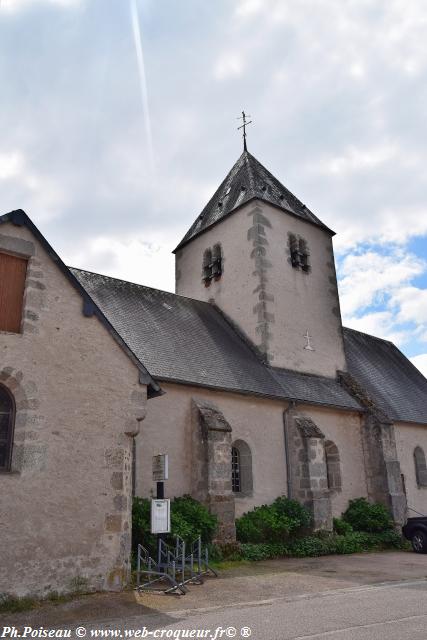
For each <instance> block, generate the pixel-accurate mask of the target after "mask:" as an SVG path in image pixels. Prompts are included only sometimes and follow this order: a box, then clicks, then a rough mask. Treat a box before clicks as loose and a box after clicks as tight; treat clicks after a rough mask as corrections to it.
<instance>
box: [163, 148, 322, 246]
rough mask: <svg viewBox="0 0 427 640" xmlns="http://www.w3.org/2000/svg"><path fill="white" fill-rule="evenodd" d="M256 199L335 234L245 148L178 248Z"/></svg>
mask: <svg viewBox="0 0 427 640" xmlns="http://www.w3.org/2000/svg"><path fill="white" fill-rule="evenodd" d="M254 198H257V199H258V200H263V201H264V202H268V203H269V204H271V205H273V206H274V207H277V208H279V209H282V210H283V211H286V212H287V213H289V214H290V215H292V216H295V217H296V218H301V219H302V220H305V221H306V222H309V223H310V224H314V225H316V226H318V227H321V228H322V229H324V230H325V231H328V232H329V233H331V234H334V232H333V231H331V229H329V228H328V227H327V226H326V225H324V224H323V222H321V221H320V220H319V218H317V217H316V216H315V215H314V213H312V212H311V211H310V209H308V207H306V206H305V204H303V203H302V202H301V201H300V200H298V198H296V197H295V196H294V195H293V194H292V193H291V192H290V191H289V190H288V189H286V187H285V186H283V184H282V183H281V182H279V180H277V178H275V177H274V176H273V175H272V174H271V173H270V172H269V171H268V169H266V168H265V167H264V166H263V165H262V164H261V163H260V162H258V160H257V159H256V158H254V156H253V155H252V154H250V153H249V151H243V153H242V155H241V156H240V158H239V159H238V160H237V162H236V164H235V165H234V167H233V168H232V169H231V171H230V172H229V173H228V175H227V177H226V178H225V180H223V182H222V183H221V184H220V186H219V187H218V189H217V190H216V191H215V193H214V195H213V196H212V198H211V199H210V200H209V202H208V203H207V205H206V206H205V208H204V209H203V211H202V212H201V214H200V215H199V216H198V218H197V219H196V220H195V222H194V223H193V225H192V226H191V227H190V229H189V230H188V231H187V233H186V234H185V236H184V237H183V239H182V240H181V242H180V243H179V245H178V246H177V247H176V249H175V250H174V253H175V251H177V250H178V249H180V248H181V247H183V246H184V245H185V244H187V243H188V242H189V241H190V240H192V239H193V238H195V237H196V236H198V235H200V234H201V233H203V232H204V231H206V230H207V229H208V228H209V227H212V226H213V225H214V224H216V223H217V222H219V221H220V220H222V219H223V218H225V217H226V216H227V215H229V214H230V213H232V212H233V211H235V210H236V209H238V208H239V207H241V206H242V205H244V204H246V203H247V202H249V201H250V200H253V199H254Z"/></svg>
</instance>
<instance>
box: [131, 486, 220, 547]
mask: <svg viewBox="0 0 427 640" xmlns="http://www.w3.org/2000/svg"><path fill="white" fill-rule="evenodd" d="M150 511H151V501H150V500H148V499H147V498H134V499H133V505H132V547H133V550H134V551H136V549H137V546H138V544H143V545H144V547H146V548H148V549H149V550H150V551H151V552H154V551H155V550H156V537H157V536H155V535H153V534H152V533H151V532H150V528H151V527H150ZM216 527H217V518H216V516H214V515H212V514H211V513H209V511H208V510H207V508H206V507H205V506H204V505H203V504H201V503H200V502H198V501H197V500H194V498H191V496H182V497H180V498H175V499H174V500H172V501H171V533H170V534H167V535H166V536H165V538H166V542H167V543H168V544H172V545H173V544H175V536H176V535H178V536H180V537H181V538H183V539H184V540H185V542H186V543H187V544H189V543H191V542H193V541H194V540H195V539H196V538H198V537H199V536H201V537H202V542H203V543H204V544H207V543H209V542H211V540H212V538H213V535H214V533H215V530H216Z"/></svg>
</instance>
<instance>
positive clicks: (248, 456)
mask: <svg viewBox="0 0 427 640" xmlns="http://www.w3.org/2000/svg"><path fill="white" fill-rule="evenodd" d="M231 486H232V490H233V493H236V494H240V495H241V496H249V495H251V494H252V492H253V478H252V453H251V449H250V447H249V445H248V444H247V442H245V441H244V440H236V441H235V442H233V446H232V448H231Z"/></svg>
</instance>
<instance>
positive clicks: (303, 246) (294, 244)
mask: <svg viewBox="0 0 427 640" xmlns="http://www.w3.org/2000/svg"><path fill="white" fill-rule="evenodd" d="M289 253H290V258H291V265H292V266H293V267H294V269H301V270H302V271H305V272H306V273H308V272H309V271H310V263H309V255H310V254H309V251H308V248H307V242H306V240H304V238H301V237H297V236H296V235H294V234H293V233H290V234H289Z"/></svg>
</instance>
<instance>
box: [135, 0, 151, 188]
mask: <svg viewBox="0 0 427 640" xmlns="http://www.w3.org/2000/svg"><path fill="white" fill-rule="evenodd" d="M136 1H137V0H130V12H131V19H132V31H133V39H134V42H135V50H136V59H137V62H138V74H139V86H140V90H141V100H142V110H143V116H144V128H145V135H146V137H147V146H148V159H149V162H150V169H151V173H152V176H153V177H154V151H153V136H152V133H151V121H150V110H149V107H148V91H147V78H146V75H145V65H144V53H143V49H142V38H141V30H140V28H139V17H138V7H137V4H136Z"/></svg>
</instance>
